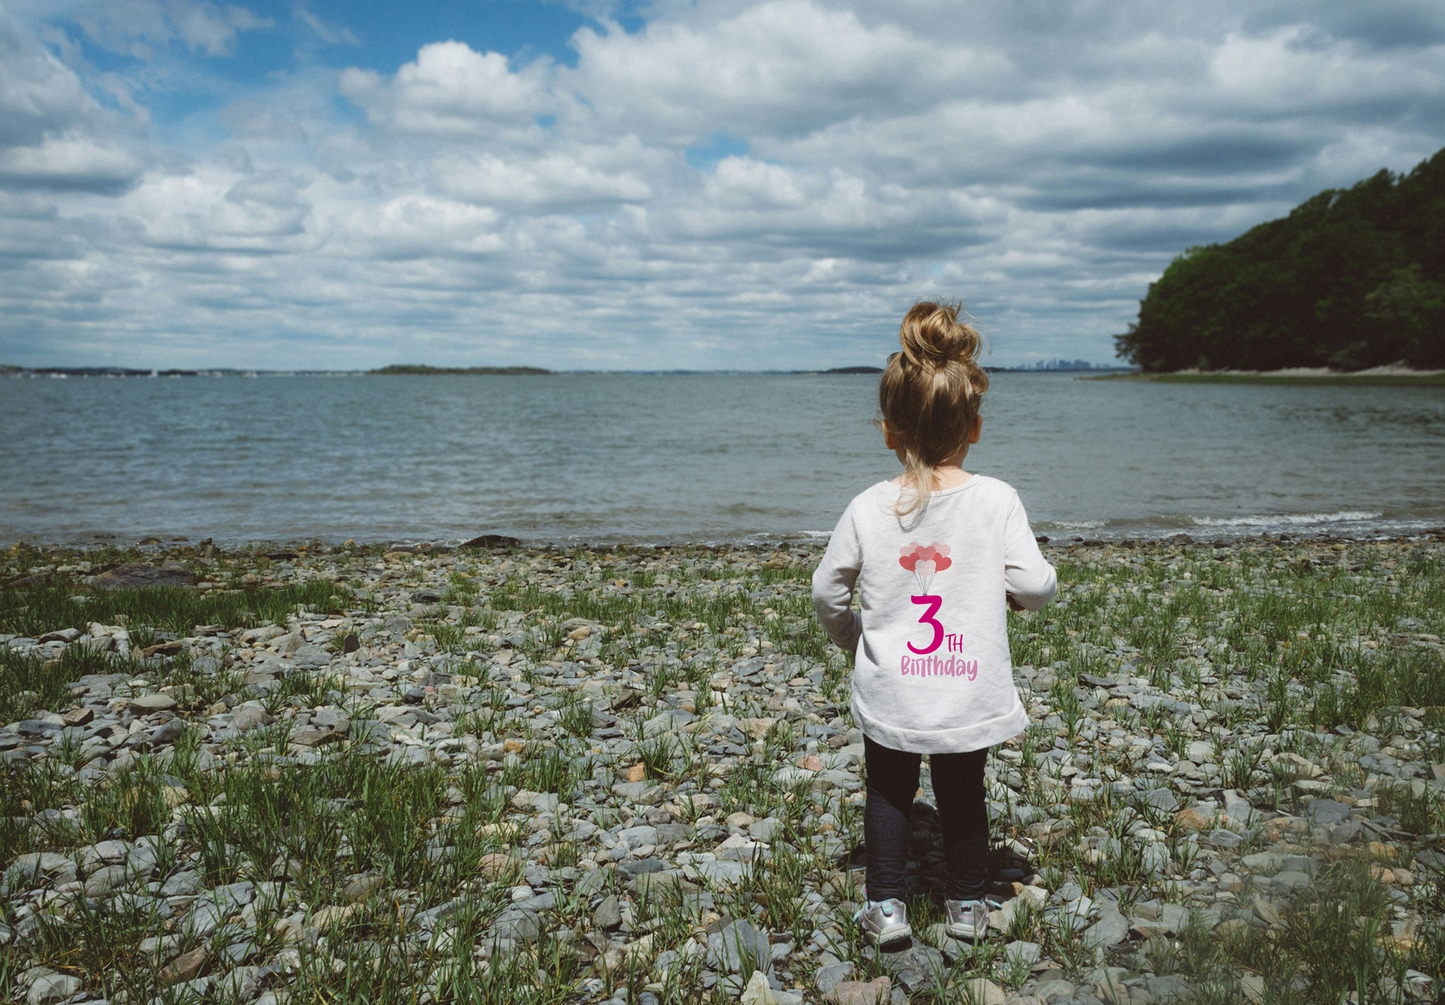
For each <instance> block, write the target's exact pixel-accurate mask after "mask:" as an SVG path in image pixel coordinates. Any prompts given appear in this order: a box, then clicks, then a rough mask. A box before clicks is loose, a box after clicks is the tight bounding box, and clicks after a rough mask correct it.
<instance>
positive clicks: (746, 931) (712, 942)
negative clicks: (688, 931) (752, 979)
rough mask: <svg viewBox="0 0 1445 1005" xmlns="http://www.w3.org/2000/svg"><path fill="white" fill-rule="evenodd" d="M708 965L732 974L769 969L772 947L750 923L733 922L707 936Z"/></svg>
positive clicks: (765, 937) (764, 936)
mask: <svg viewBox="0 0 1445 1005" xmlns="http://www.w3.org/2000/svg"><path fill="white" fill-rule="evenodd" d="M707 948H708V964H709V965H710V966H712V967H715V968H716V969H718V970H727V971H728V972H729V973H734V974H741V973H744V972H746V973H751V972H752V971H753V970H766V969H767V968H768V967H769V966H770V965H771V962H772V956H773V947H772V943H771V942H769V941H768V937H767V936H766V935H764V934H763V933H762V932H760V931H758V930H757V929H756V928H754V927H753V926H752V924H750V923H749V922H746V921H742V920H738V921H730V922H728V923H727V924H726V925H723V926H722V927H721V928H719V929H718V930H717V931H715V932H712V933H710V934H709V935H708V937H707Z"/></svg>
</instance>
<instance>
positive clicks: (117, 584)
mask: <svg viewBox="0 0 1445 1005" xmlns="http://www.w3.org/2000/svg"><path fill="white" fill-rule="evenodd" d="M199 578H200V577H199V576H197V575H196V574H195V573H194V572H191V571H190V570H189V569H183V568H181V567H180V566H174V565H167V566H163V567H161V568H157V567H156V566H154V565H143V564H141V563H140V562H127V563H126V564H125V565H117V566H116V567H115V568H114V569H111V570H110V571H109V572H102V573H101V574H100V575H99V576H96V577H95V585H96V586H98V587H100V588H101V589H102V590H143V589H147V588H149V587H153V586H194V585H195V584H196V582H197V580H198V579H199Z"/></svg>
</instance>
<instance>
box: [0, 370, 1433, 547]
mask: <svg viewBox="0 0 1445 1005" xmlns="http://www.w3.org/2000/svg"><path fill="white" fill-rule="evenodd" d="M876 417H877V378H876V377H873V376H856V375H788V374H563V375H554V376H545V377H505V376H497V377H485V376H475V377H467V376H455V377H447V376H431V377H411V376H397V377H381V376H360V375H352V376H313V375H305V376H264V375H263V376H260V377H256V378H245V377H240V376H228V377H183V378H174V379H165V378H161V379H146V378H126V379H104V378H98V377H90V378H70V379H63V380H62V379H3V380H0V540H4V541H14V540H16V539H24V540H29V541H36V542H78V541H91V540H97V539H103V538H105V537H108V536H113V537H114V538H115V539H117V540H121V541H125V540H134V539H136V538H139V537H142V536H147V535H158V536H162V537H173V536H185V537H189V538H191V539H192V540H196V539H199V538H203V537H213V538H215V539H216V540H218V541H228V542H234V541H243V540H265V541H289V540H296V539H300V538H312V537H318V538H322V539H324V540H344V539H345V538H348V537H350V538H355V539H357V540H368V541H402V540H413V541H414V540H441V539H451V540H456V539H465V538H468V537H472V536H474V535H477V534H483V533H499V534H509V535H514V536H517V537H521V538H523V539H527V540H536V541H557V542H566V541H587V542H606V541H637V542H684V541H691V542H718V541H738V540H758V539H771V538H780V537H781V538H786V537H793V536H801V535H819V534H825V533H826V532H827V531H829V530H830V529H831V528H832V526H833V524H834V522H835V521H836V520H837V517H838V515H839V513H841V511H842V509H843V507H844V506H845V505H846V504H847V502H848V500H849V499H850V498H851V497H852V496H853V495H854V494H856V493H857V492H859V491H860V490H862V489H863V488H864V487H866V486H867V485H869V484H870V483H872V482H874V481H877V480H880V479H885V478H890V477H893V476H894V475H895V474H896V473H897V471H898V465H897V463H896V461H895V460H894V458H893V456H892V454H891V453H890V452H888V451H886V450H885V449H883V445H882V439H881V435H880V434H879V432H878V430H877V429H876V427H875V426H874V425H873V420H874V419H875V418H876ZM965 467H966V468H967V469H968V470H971V471H978V472H982V473H985V474H989V475H993V476H995V477H998V478H1002V479H1005V480H1006V481H1009V482H1011V483H1012V484H1013V485H1014V486H1016V487H1017V488H1018V490H1019V493H1020V495H1021V496H1022V498H1023V500H1024V504H1025V506H1026V507H1027V509H1028V511H1029V514H1030V518H1031V520H1032V522H1033V525H1034V529H1035V531H1036V532H1037V533H1040V534H1048V535H1051V536H1055V537H1066V538H1068V537H1074V536H1081V537H1088V538H1095V537H1103V538H1110V537H1115V538H1117V537H1126V536H1133V537H1156V536H1163V535H1168V534H1173V533H1176V532H1179V531H1185V532H1188V533H1191V534H1193V535H1194V536H1196V537H1209V538H1213V537H1221V536H1223V537H1230V536H1237V535H1240V534H1249V533H1258V532H1261V531H1272V532H1278V531H1289V532H1294V533H1338V534H1347V535H1368V534H1375V533H1401V532H1410V531H1418V530H1422V529H1426V528H1432V527H1437V526H1440V525H1442V524H1445V389H1442V388H1430V387H1348V386H1346V387H1340V386H1323V387H1313V386H1252V385H1247V384H1155V383H1136V382H1122V381H1095V380H1080V379H1077V378H1076V377H1075V376H1074V375H1070V374H1056V373H1000V374H995V375H994V377H993V388H992V390H990V391H989V393H988V395H987V397H986V398H985V405H984V430H983V439H982V440H981V442H980V443H979V444H978V445H977V446H976V447H974V448H973V451H972V452H971V453H970V455H969V458H968V461H967V463H966V464H965Z"/></svg>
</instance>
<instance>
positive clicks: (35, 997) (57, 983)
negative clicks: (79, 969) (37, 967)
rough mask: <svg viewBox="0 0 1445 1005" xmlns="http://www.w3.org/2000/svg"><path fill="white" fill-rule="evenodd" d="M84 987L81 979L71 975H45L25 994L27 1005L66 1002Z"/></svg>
mask: <svg viewBox="0 0 1445 1005" xmlns="http://www.w3.org/2000/svg"><path fill="white" fill-rule="evenodd" d="M81 987H82V982H81V980H80V978H79V977H72V976H71V975H70V974H45V975H43V976H41V977H40V978H39V979H37V980H36V981H35V983H34V984H31V985H30V990H29V991H28V992H26V994H25V1001H26V1005H48V1003H49V1002H58V1001H64V1000H65V999H66V998H69V997H70V996H71V995H73V994H75V993H76V992H78V991H79V990H80V989H81Z"/></svg>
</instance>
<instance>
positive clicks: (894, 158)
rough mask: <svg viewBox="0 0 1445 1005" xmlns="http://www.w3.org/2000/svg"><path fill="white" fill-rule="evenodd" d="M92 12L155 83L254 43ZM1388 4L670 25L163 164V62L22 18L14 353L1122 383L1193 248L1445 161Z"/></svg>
mask: <svg viewBox="0 0 1445 1005" xmlns="http://www.w3.org/2000/svg"><path fill="white" fill-rule="evenodd" d="M25 2H27V3H29V2H34V0H25ZM70 2H71V3H72V6H71V7H70V8H68V10H69V14H68V15H67V16H68V17H69V19H70V22H71V23H79V24H82V25H85V26H86V27H85V31H86V32H88V33H89V34H88V35H87V37H88V38H90V39H91V40H92V43H93V44H100V45H106V46H110V47H113V48H114V49H115V51H118V52H120V51H124V52H128V53H133V54H134V53H142V54H145V53H149V54H150V55H152V56H154V54H155V52H156V51H158V50H159V49H160V48H161V47H163V46H168V47H171V48H172V49H175V48H177V47H179V48H181V49H185V50H186V51H188V52H191V51H193V52H195V53H198V54H205V58H210V54H213V53H214V54H221V53H224V52H227V51H232V50H233V49H234V46H235V39H236V38H237V37H238V33H239V32H241V31H244V30H249V28H253V27H255V26H256V25H257V24H259V23H260V19H259V18H256V17H255V15H253V14H249V13H247V12H245V10H244V8H240V7H229V6H221V5H216V4H210V3H182V0H117V2H118V3H120V4H123V5H124V6H113V7H112V6H105V7H102V6H100V5H97V4H93V3H90V2H88V0H84V2H83V0H70ZM1370 9H1371V10H1373V11H1375V13H1374V14H1368V13H1366V14H1362V13H1361V10H1362V8H1361V6H1360V5H1358V4H1356V3H1353V2H1349V3H1347V2H1344V0H1326V2H1322V3H1321V4H1319V5H1314V6H1312V7H1311V9H1309V10H1307V11H1303V12H1302V11H1301V9H1300V8H1299V7H1298V5H1295V4H1288V3H1283V2H1279V3H1274V2H1267V3H1262V4H1261V3H1246V2H1245V0H1222V2H1221V3H1219V4H1215V5H1211V6H1210V7H1208V8H1205V7H1199V6H1186V7H1178V6H1177V5H1176V6H1173V7H1170V6H1168V5H1159V4H1157V3H1154V2H1152V0H1118V2H1116V3H1113V4H1098V3H1093V2H1088V0H1074V2H1061V3H1057V4H1047V5H1039V4H1018V3H1011V2H1006V0H990V2H985V3H978V4H971V5H968V7H967V8H960V7H959V5H957V4H956V3H951V2H944V0H910V2H908V3H902V2H899V3H889V2H876V3H869V4H856V3H855V4H850V3H847V2H845V0H763V2H754V0H723V2H717V3H710V4H702V5H697V4H693V3H691V2H683V0H677V2H673V0H656V2H655V3H654V4H653V5H652V6H651V7H650V8H649V15H648V21H647V23H645V24H644V25H643V26H642V27H641V28H640V29H638V30H635V31H624V30H623V29H622V28H621V27H619V26H618V25H616V24H615V23H611V22H608V21H606V20H605V17H606V16H607V15H606V12H605V11H601V10H599V11H598V12H597V13H598V16H599V18H600V19H602V20H600V22H599V27H597V28H596V29H592V28H589V29H585V30H583V31H581V32H579V33H577V35H576V36H575V37H574V39H573V44H574V46H575V49H576V54H577V59H576V62H575V65H572V66H569V65H565V64H563V63H559V62H554V61H552V60H550V59H548V58H545V57H542V58H532V59H527V58H520V57H508V56H506V55H503V54H500V53H497V52H488V51H482V50H479V49H477V48H473V47H471V46H468V45H466V44H464V43H462V42H459V41H454V40H446V39H438V40H436V41H434V42H432V43H431V44H427V45H425V46H423V47H421V48H420V49H419V51H418V52H417V53H416V55H415V58H414V59H411V60H408V61H406V62H405V63H403V64H402V65H401V66H399V67H398V68H397V69H396V70H395V72H390V73H386V72H378V71H376V70H374V69H363V68H359V67H358V68H351V69H346V70H342V71H340V72H332V71H328V70H326V69H325V68H324V67H321V66H314V65H307V66H304V67H298V68H296V69H295V71H294V72H288V73H284V74H279V75H277V76H276V78H275V79H274V80H272V81H270V82H268V83H267V84H266V85H264V86H256V87H250V88H246V89H242V90H241V91H240V93H236V95H235V100H233V101H231V102H230V103H229V104H228V105H227V106H226V107H224V108H223V109H221V110H219V111H217V112H203V113H197V114H196V115H194V116H193V117H192V118H191V119H189V120H187V130H186V131H185V133H184V135H185V137H186V138H185V139H183V140H179V141H175V142H174V144H173V145H172V147H171V148H169V149H164V150H158V149H157V148H156V147H155V146H153V145H152V146H147V145H145V141H144V139H143V138H142V137H141V136H140V135H139V133H138V130H139V129H140V128H142V127H143V125H144V114H145V112H146V108H145V105H144V102H145V101H146V100H147V99H146V97H145V95H146V94H148V93H150V92H148V91H147V81H148V80H150V79H151V78H149V77H146V76H145V74H147V73H150V74H154V73H157V72H160V71H157V70H156V69H155V68H154V66H152V65H149V64H148V65H147V66H146V67H145V68H143V69H142V70H138V71H136V73H135V74H134V75H132V76H131V77H126V76H124V75H121V76H117V75H116V72H115V71H113V70H107V71H106V72H105V73H101V72H100V71H99V70H96V69H95V68H94V67H91V66H89V64H87V63H86V62H85V60H84V59H83V58H82V57H81V55H80V54H79V53H78V51H75V50H74V49H73V48H72V49H67V48H66V46H65V44H64V41H65V40H64V38H61V39H60V40H59V41H57V42H54V43H52V44H53V45H54V46H55V50H54V51H55V52H58V53H59V58H58V57H57V55H55V54H53V53H52V51H51V50H49V49H47V47H46V46H45V45H43V44H41V43H40V42H39V41H37V39H36V36H37V34H38V33H39V29H35V30H28V29H27V30H26V31H22V30H19V29H16V28H15V27H14V23H13V22H11V21H6V20H4V19H0V275H3V282H0V287H3V290H4V292H3V294H0V311H3V316H4V317H5V318H6V321H5V322H4V327H3V328H0V360H15V361H23V362H50V361H56V360H65V359H71V358H78V357H80V356H83V355H85V354H90V356H91V357H92V358H94V357H96V355H97V353H98V352H99V350H98V349H97V348H96V347H97V346H106V347H108V348H107V350H106V351H107V352H109V353H111V354H112V355H111V356H108V357H106V358H120V357H124V360H123V361H133V362H137V363H145V364H163V363H169V362H177V361H183V360H184V361H189V362H193V363H196V364H225V363H229V364H235V365H250V366H256V365H313V366H331V365H347V366H366V365H373V364H379V363H385V362H393V361H397V360H405V359H423V358H424V359H425V360H426V361H432V362H448V361H456V362H463V361H471V362H525V361H528V360H529V359H530V360H535V361H538V362H544V363H549V364H552V365H560V366H566V365H595V366H612V367H623V366H633V367H651V366H738V365H744V366H770V367H771V366H814V365H820V364H827V365H836V364H844V363H855V362H867V361H876V360H877V359H878V358H880V357H881V355H882V354H883V353H885V352H886V351H887V348H888V344H889V339H890V332H891V331H893V330H894V329H895V327H896V323H897V317H898V316H899V315H900V314H901V312H902V310H903V309H904V308H905V307H906V306H907V304H908V303H910V302H911V301H912V300H913V299H914V298H915V297H919V296H962V297H964V298H965V299H966V300H967V301H968V302H969V304H970V305H971V307H972V308H973V310H974V313H975V315H976V316H977V317H978V318H979V320H980V321H981V322H982V324H983V326H984V328H985V330H986V332H987V333H988V334H989V336H990V339H991V344H992V346H993V349H994V356H993V359H994V361H995V362H1010V361H1018V360H1023V359H1030V358H1038V357H1040V356H1059V355H1065V356H1069V357H1070V358H1073V357H1076V356H1084V357H1089V358H1093V359H1098V360H1103V359H1106V358H1108V356H1109V355H1110V352H1111V347H1110V345H1109V341H1108V336H1109V335H1110V334H1112V333H1114V332H1117V331H1121V330H1122V329H1123V328H1124V326H1125V325H1126V324H1127V323H1128V321H1129V320H1131V319H1132V317H1133V312H1134V309H1135V306H1136V301H1137V300H1138V298H1139V297H1140V296H1142V295H1143V292H1144V289H1145V287H1146V286H1147V283H1148V281H1149V280H1150V279H1151V278H1153V277H1156V276H1157V275H1158V273H1159V271H1160V270H1161V269H1162V268H1163V266H1164V265H1165V264H1167V262H1168V261H1169V259H1170V258H1171V257H1172V255H1174V254H1176V253H1177V252H1178V251H1180V250H1182V249H1183V248H1184V247H1186V246H1188V245H1190V244H1195V243H1199V242H1202V241H1210V240H1222V239H1227V238H1229V237H1231V236H1233V235H1234V234H1237V233H1239V232H1241V231H1243V230H1244V229H1246V228H1248V227H1249V226H1251V225H1253V224H1254V223H1257V222H1259V221H1261V220H1263V219H1267V218H1269V217H1271V216H1276V215H1279V214H1280V213H1282V212H1284V211H1286V210H1287V209H1288V208H1289V207H1290V206H1291V205H1293V204H1294V203H1295V202H1297V201H1299V200H1300V199H1302V198H1304V197H1306V196H1308V195H1310V194H1312V193H1313V192H1314V191H1317V190H1318V189H1320V188H1323V187H1326V186H1330V185H1341V184H1348V183H1350V182H1352V181H1354V180H1355V179H1357V178H1360V177H1363V176H1365V175H1368V174H1372V173H1373V172H1374V171H1376V170H1378V169H1379V168H1380V167H1382V166H1389V167H1391V168H1394V169H1402V168H1407V167H1409V166H1411V165H1412V164H1413V163H1414V162H1415V161H1416V160H1418V159H1420V158H1421V157H1423V156H1426V155H1428V154H1430V153H1432V152H1434V151H1435V150H1436V149H1437V148H1439V147H1440V146H1442V145H1445V71H1442V70H1441V67H1442V66H1445V59H1442V57H1445V50H1442V48H1441V47H1442V46H1445V16H1441V15H1439V14H1438V11H1437V9H1436V8H1435V7H1434V6H1432V5H1429V4H1425V5H1422V4H1419V3H1414V2H1412V0H1381V2H1380V3H1379V4H1378V5H1372V7H1371V8H1370ZM294 12H295V15H296V17H297V18H299V19H300V20H301V21H303V22H306V23H307V24H310V25H311V27H310V28H309V29H308V31H312V32H314V33H315V34H316V35H317V36H318V37H321V38H323V40H326V39H329V40H331V41H333V42H334V41H340V42H349V39H348V38H347V37H346V36H345V34H344V33H343V31H344V30H343V29H342V28H341V27H340V26H336V25H331V24H328V23H325V22H320V21H317V22H316V23H315V24H311V20H312V19H311V18H310V17H309V16H308V15H309V13H310V12H309V11H308V9H307V8H306V7H305V6H298V7H296V8H295V10H294ZM29 23H39V22H37V21H36V20H35V17H34V16H31V18H30V22H29ZM27 32H28V33H27ZM203 64H204V59H203V58H202V57H201V56H196V57H195V58H194V59H193V60H192V64H188V65H187V66H186V67H184V68H183V69H185V72H189V73H196V74H203V73H204V70H203ZM167 72H170V71H167ZM176 72H179V71H176ZM233 90H234V89H233ZM93 95H99V97H94V96H93ZM107 95H110V96H111V97H107ZM124 95H131V96H133V98H131V99H129V100H133V101H134V102H138V103H139V104H137V105H136V106H135V107H134V108H133V109H132V111H131V112H129V113H127V112H123V111H116V110H113V108H112V107H108V106H113V105H115V104H119V105H120V107H121V108H122V109H125V108H127V107H128V106H126V104H125V103H124V101H121V100H119V97H118V96H124ZM343 101H344V102H349V103H350V105H351V106H352V109H353V114H338V113H337V111H336V106H337V104H338V103H340V102H343ZM171 125H172V127H174V123H171ZM172 135H174V133H172ZM162 347H164V348H163V349H162ZM161 352H164V353H166V354H170V355H167V356H165V358H162V357H161V356H159V355H157V353H161ZM82 361H83V360H82Z"/></svg>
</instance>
